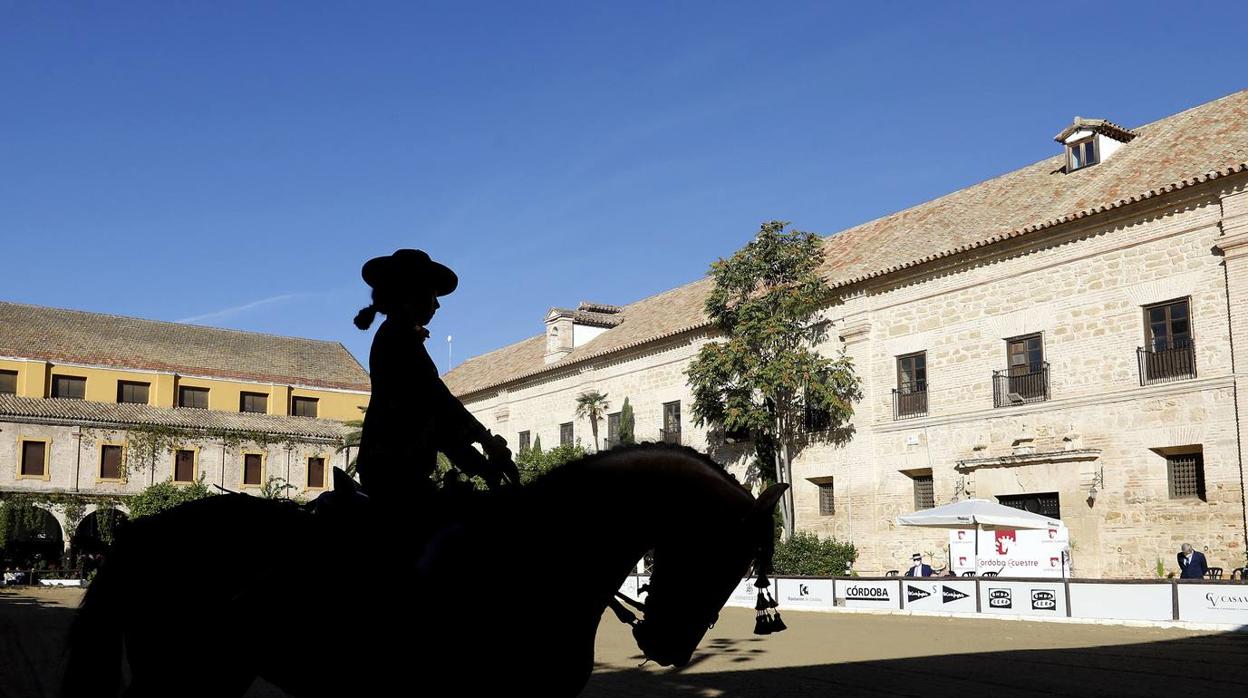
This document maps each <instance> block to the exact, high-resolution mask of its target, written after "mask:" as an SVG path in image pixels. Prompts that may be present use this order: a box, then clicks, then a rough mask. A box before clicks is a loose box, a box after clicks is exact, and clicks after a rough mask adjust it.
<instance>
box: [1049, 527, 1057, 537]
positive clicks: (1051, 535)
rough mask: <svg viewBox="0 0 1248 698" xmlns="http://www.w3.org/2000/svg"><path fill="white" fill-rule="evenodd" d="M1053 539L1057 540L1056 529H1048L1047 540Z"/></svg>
mask: <svg viewBox="0 0 1248 698" xmlns="http://www.w3.org/2000/svg"><path fill="white" fill-rule="evenodd" d="M1054 538H1057V529H1056V528H1050V529H1049V540H1053V539H1054Z"/></svg>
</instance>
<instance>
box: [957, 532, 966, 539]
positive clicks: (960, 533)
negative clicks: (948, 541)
mask: <svg viewBox="0 0 1248 698" xmlns="http://www.w3.org/2000/svg"><path fill="white" fill-rule="evenodd" d="M958 540H966V531H958Z"/></svg>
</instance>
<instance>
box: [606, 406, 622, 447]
mask: <svg viewBox="0 0 1248 698" xmlns="http://www.w3.org/2000/svg"><path fill="white" fill-rule="evenodd" d="M619 444H620V413H619V412H612V413H611V414H608V415H607V440H606V441H605V442H603V447H604V448H615V447H616V446H618V445H619Z"/></svg>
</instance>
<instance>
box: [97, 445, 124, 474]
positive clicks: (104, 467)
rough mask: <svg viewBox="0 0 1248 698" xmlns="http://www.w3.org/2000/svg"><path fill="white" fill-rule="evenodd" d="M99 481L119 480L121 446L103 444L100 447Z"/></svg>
mask: <svg viewBox="0 0 1248 698" xmlns="http://www.w3.org/2000/svg"><path fill="white" fill-rule="evenodd" d="M100 479H101V480H120V479H121V446H114V445H111V444H105V445H103V446H101V447H100Z"/></svg>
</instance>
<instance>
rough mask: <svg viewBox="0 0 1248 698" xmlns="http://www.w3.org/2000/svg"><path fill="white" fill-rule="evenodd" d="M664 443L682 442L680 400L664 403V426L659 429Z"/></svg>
mask: <svg viewBox="0 0 1248 698" xmlns="http://www.w3.org/2000/svg"><path fill="white" fill-rule="evenodd" d="M659 440H661V441H662V442H663V443H669V444H678V443H680V401H679V400H676V401H674V402H665V403H663V428H662V429H660V430H659Z"/></svg>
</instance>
